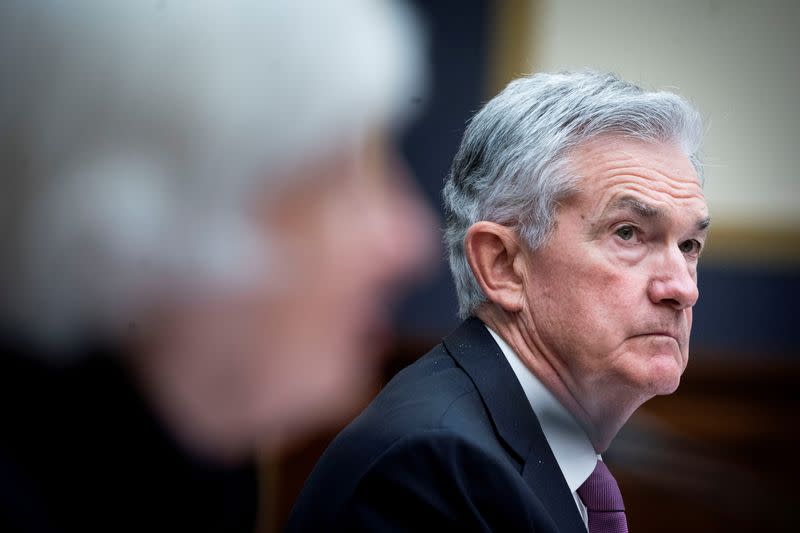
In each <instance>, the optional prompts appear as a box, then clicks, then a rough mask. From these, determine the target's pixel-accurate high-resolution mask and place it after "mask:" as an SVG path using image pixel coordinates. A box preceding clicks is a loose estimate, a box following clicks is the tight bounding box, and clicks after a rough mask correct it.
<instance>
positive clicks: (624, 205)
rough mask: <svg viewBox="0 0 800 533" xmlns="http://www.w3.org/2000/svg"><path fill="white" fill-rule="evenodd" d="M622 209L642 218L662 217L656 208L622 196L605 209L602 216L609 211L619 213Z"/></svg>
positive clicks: (661, 213)
mask: <svg viewBox="0 0 800 533" xmlns="http://www.w3.org/2000/svg"><path fill="white" fill-rule="evenodd" d="M623 209H630V210H631V211H633V212H634V213H636V214H637V215H639V216H640V217H643V218H661V217H663V216H664V212H663V211H661V210H660V209H658V208H657V207H654V206H652V205H650V204H646V203H644V202H642V201H641V200H638V199H636V198H634V197H633V196H623V197H622V198H619V199H617V200H616V201H615V202H613V203H612V204H611V205H609V206H608V207H607V208H606V209H605V213H603V214H604V215H605V214H606V213H608V212H609V211H620V210H623Z"/></svg>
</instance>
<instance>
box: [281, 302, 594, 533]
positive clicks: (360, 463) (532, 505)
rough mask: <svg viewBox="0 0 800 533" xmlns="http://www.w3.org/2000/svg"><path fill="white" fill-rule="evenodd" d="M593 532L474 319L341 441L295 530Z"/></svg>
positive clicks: (303, 500)
mask: <svg viewBox="0 0 800 533" xmlns="http://www.w3.org/2000/svg"><path fill="white" fill-rule="evenodd" d="M432 529H440V530H441V531H527V532H531V531H537V532H542V531H546V532H563V533H567V532H569V533H586V528H585V526H584V525H583V522H582V521H581V518H580V515H579V513H578V510H577V508H576V506H575V500H574V498H573V495H572V493H571V492H570V490H569V488H568V487H567V484H566V481H565V480H564V477H563V476H562V474H561V471H560V469H559V467H558V464H557V463H556V460H555V458H554V457H553V453H552V452H551V450H550V447H549V446H548V444H547V441H546V440H545V437H544V434H543V433H542V430H541V427H540V425H539V422H538V420H537V419H536V415H535V414H534V413H533V410H532V409H531V407H530V404H529V402H528V400H527V398H526V396H525V394H524V392H523V390H522V387H521V386H520V384H519V382H518V381H517V378H516V376H515V375H514V373H513V371H512V370H511V367H510V366H509V365H508V362H507V361H506V359H505V357H504V356H503V354H502V352H501V351H500V348H499V347H498V346H497V343H495V341H494V339H492V337H491V335H490V334H489V332H488V331H487V330H486V328H485V327H484V326H483V324H482V323H481V322H480V321H479V320H478V319H475V318H471V319H469V320H467V321H466V322H464V323H463V324H462V325H461V326H460V327H459V329H457V330H456V331H455V332H454V333H453V334H451V335H450V336H449V337H447V338H446V339H445V340H444V341H443V343H442V344H440V345H438V346H436V347H435V348H434V349H433V350H431V351H430V352H429V353H428V354H427V355H425V356H424V357H422V358H421V359H420V360H418V361H417V362H416V363H414V364H412V365H411V366H409V367H408V368H406V369H405V370H403V371H401V372H400V373H399V374H398V375H397V376H396V377H395V378H394V379H392V381H390V382H389V384H388V385H387V386H386V387H385V388H384V389H383V391H381V393H380V394H379V395H378V397H377V398H375V400H374V401H373V402H372V404H371V405H370V406H369V407H368V408H367V409H366V410H365V411H364V412H363V413H362V414H361V416H359V417H358V418H357V419H356V420H355V421H354V422H353V423H352V424H350V425H349V426H348V427H347V428H346V429H345V430H344V431H343V432H342V433H341V434H339V436H338V437H337V438H336V439H335V440H334V441H333V443H332V444H331V445H330V447H329V448H328V449H327V451H326V452H325V454H324V455H323V456H322V458H321V459H320V461H319V463H318V464H317V466H316V468H315V469H314V471H313V473H312V474H311V476H310V478H309V480H308V482H307V484H306V486H305V488H304V490H303V492H302V493H301V495H300V497H299V499H298V500H297V503H296V504H295V508H294V510H293V511H292V515H291V517H290V519H289V524H288V526H287V530H288V531H330V530H341V531H420V530H432Z"/></svg>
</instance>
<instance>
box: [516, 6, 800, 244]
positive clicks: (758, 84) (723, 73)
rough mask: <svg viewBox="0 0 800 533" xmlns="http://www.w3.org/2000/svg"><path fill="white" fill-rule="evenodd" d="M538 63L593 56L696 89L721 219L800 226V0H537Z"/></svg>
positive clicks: (631, 74)
mask: <svg viewBox="0 0 800 533" xmlns="http://www.w3.org/2000/svg"><path fill="white" fill-rule="evenodd" d="M526 16H528V17H529V18H528V20H529V31H528V32H527V33H526V37H525V39H526V45H525V46H526V50H527V57H526V60H527V62H528V64H529V65H532V66H533V69H534V70H558V69H563V68H578V67H584V66H591V67H594V68H599V69H602V70H610V71H613V72H616V73H618V74H620V75H621V76H623V77H624V78H627V79H631V80H634V81H637V82H640V83H642V84H644V85H645V86H646V87H650V88H669V89H671V90H675V91H677V92H678V93H680V94H682V95H684V96H686V97H688V98H690V99H691V100H692V101H694V102H695V103H696V105H697V106H698V108H699V109H700V110H701V111H702V112H703V114H704V115H705V116H706V118H707V122H708V135H707V141H706V147H705V154H706V157H705V160H706V163H707V168H706V176H707V185H706V191H707V195H708V197H709V203H710V206H711V209H712V215H713V216H714V219H715V220H714V226H715V227H723V228H726V229H728V230H737V229H740V230H744V229H746V228H749V229H748V230H747V231H752V229H753V228H756V229H757V230H759V231H760V230H761V229H763V230H767V232H769V230H776V231H778V230H779V231H783V232H786V231H789V232H790V233H793V232H796V231H797V229H798V228H800V208H798V201H800V146H799V145H798V144H799V143H798V140H800V59H798V58H800V27H799V26H800V2H798V1H795V0H765V1H755V0H753V1H746V0H730V1H723V0H712V1H708V0H705V1H699V0H663V1H659V2H656V1H634V0H603V1H591V0H535V1H534V2H533V3H532V8H531V9H529V10H528V12H527V13H526Z"/></svg>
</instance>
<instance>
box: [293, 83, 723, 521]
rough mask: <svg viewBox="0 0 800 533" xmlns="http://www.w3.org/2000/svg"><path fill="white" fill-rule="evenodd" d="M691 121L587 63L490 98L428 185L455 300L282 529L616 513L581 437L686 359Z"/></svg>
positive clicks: (696, 198) (699, 221)
mask: <svg viewBox="0 0 800 533" xmlns="http://www.w3.org/2000/svg"><path fill="white" fill-rule="evenodd" d="M701 133H702V124H701V120H700V118H699V115H698V113H697V112H696V111H695V110H694V109H692V107H691V106H690V105H689V104H688V103H687V102H686V101H685V100H683V99H682V98H680V97H678V96H676V95H674V94H671V93H666V92H646V91H644V90H642V89H641V88H639V87H637V86H635V85H633V84H630V83H628V82H625V81H623V80H620V79H619V78H617V77H615V76H612V75H607V74H602V73H598V72H593V71H582V72H573V73H561V74H537V75H534V76H530V77H526V78H522V79H519V80H516V81H514V82H512V83H511V84H509V86H508V87H507V88H506V89H505V90H504V91H503V92H501V93H500V94H499V95H498V96H497V97H495V98H494V99H493V100H492V101H490V102H489V103H488V104H487V105H486V106H485V107H484V108H483V109H482V110H481V111H480V112H479V113H478V114H477V115H476V116H475V117H474V118H473V119H472V121H471V122H470V125H469V127H468V128H467V131H466V133H465V135H464V139H463V141H462V144H461V148H460V150H459V152H458V154H457V155H456V157H455V160H454V163H453V167H452V170H451V173H450V176H449V177H448V180H447V182H446V184H445V188H444V200H445V208H446V212H447V230H446V232H447V234H446V241H447V245H448V248H449V252H450V267H451V270H452V273H453V277H454V279H455V283H456V288H457V292H458V296H459V304H460V314H461V316H462V317H464V318H465V319H466V320H465V322H464V323H463V324H462V325H461V326H460V327H459V328H458V329H457V330H456V331H455V332H454V333H453V334H451V335H450V336H448V337H447V338H446V339H445V340H444V341H443V342H442V344H440V345H439V346H437V347H435V348H434V349H433V350H432V351H431V352H430V353H428V354H427V355H425V356H424V357H422V358H421V359H420V360H418V361H417V362H416V363H414V364H413V365H411V366H410V367H409V368H407V369H405V370H404V371H402V372H400V373H399V374H398V375H397V376H396V377H395V378H394V379H393V380H392V381H391V382H390V383H389V384H388V385H387V386H386V388H385V389H384V390H383V391H382V392H381V393H380V394H379V395H378V397H377V398H376V399H375V400H374V402H373V403H372V404H371V405H370V406H369V407H368V408H367V409H366V411H365V412H364V413H363V414H362V415H361V416H360V417H359V418H357V419H356V420H355V421H354V422H353V423H352V424H351V425H350V426H349V427H347V428H346V429H345V430H344V431H343V432H342V433H341V434H340V435H339V436H338V437H337V439H336V440H335V441H334V442H333V443H332V444H331V446H330V447H329V449H328V450H327V451H326V452H325V454H324V455H323V457H322V458H321V460H320V462H319V464H318V465H317V467H316V469H315V470H314V472H313V473H312V475H311V477H310V478H309V480H308V483H307V485H306V487H305V489H304V491H303V493H302V494H301V496H300V498H299V500H298V502H297V504H296V506H295V509H294V511H293V514H292V517H291V518H290V523H289V530H290V531H316V530H343V531H358V530H371V531H383V530H404V531H410V530H427V529H438V528H442V529H443V530H444V528H447V529H448V530H453V531H462V530H472V531H548V532H550V531H553V532H583V531H586V530H587V529H588V531H589V532H590V533H619V532H626V531H627V523H626V519H625V512H624V504H623V500H622V495H621V494H620V491H619V488H618V486H617V484H616V481H615V480H614V478H613V476H612V474H611V472H609V470H608V468H607V467H606V466H605V465H604V463H603V461H602V457H601V456H600V454H601V453H602V452H603V451H605V450H606V449H607V447H608V445H609V444H610V442H611V440H612V439H613V438H614V436H615V435H616V433H617V431H618V430H619V429H620V427H621V426H622V425H623V424H624V423H625V421H626V420H627V419H628V418H629V416H630V415H631V414H632V413H633V412H634V411H635V410H636V408H638V407H639V406H640V405H641V404H642V403H644V402H645V401H647V400H648V399H649V398H651V397H653V396H654V395H657V394H669V393H671V392H673V391H674V390H675V389H676V388H677V386H678V384H679V381H680V376H681V375H682V373H683V371H684V369H685V368H686V363H687V360H688V342H689V332H690V329H691V320H692V312H691V310H692V306H693V305H694V304H695V302H696V301H697V298H698V291H697V283H696V279H697V277H696V276H697V262H698V258H699V254H700V251H701V249H702V246H703V243H704V241H705V238H706V234H707V228H708V225H709V220H710V219H709V217H708V211H707V207H706V203H705V199H704V196H703V191H702V181H701V178H700V177H699V171H700V166H699V162H698V159H697V151H698V149H699V146H700V140H701Z"/></svg>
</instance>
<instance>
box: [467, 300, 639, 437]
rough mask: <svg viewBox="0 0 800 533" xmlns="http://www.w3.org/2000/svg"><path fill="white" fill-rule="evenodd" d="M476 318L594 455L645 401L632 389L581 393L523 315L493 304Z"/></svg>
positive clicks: (564, 362) (560, 359)
mask: <svg viewBox="0 0 800 533" xmlns="http://www.w3.org/2000/svg"><path fill="white" fill-rule="evenodd" d="M476 316H477V317H478V318H479V319H481V320H482V321H483V323H484V324H486V325H487V326H488V327H490V328H491V329H492V330H493V331H494V332H495V333H497V334H498V335H499V336H500V337H502V338H503V340H504V341H506V343H508V345H509V346H510V347H511V348H512V349H513V350H514V352H515V353H516V355H517V357H519V359H520V360H521V361H522V362H523V364H524V365H525V366H526V367H527V368H528V369H529V370H530V371H531V372H532V373H533V374H534V375H535V376H536V377H537V379H539V381H541V383H542V384H543V385H544V386H545V387H547V389H548V390H549V391H550V392H551V393H552V394H553V396H555V397H556V399H557V400H558V401H559V402H560V403H561V404H562V405H563V406H564V407H565V408H566V409H567V410H568V411H569V412H570V413H571V414H572V416H574V417H575V419H576V420H577V421H578V423H579V424H580V425H581V426H582V427H583V429H584V431H585V432H586V434H587V435H588V437H589V439H590V440H591V441H592V445H593V446H594V448H595V451H597V453H602V452H604V451H605V450H606V449H608V446H609V445H610V444H611V441H612V440H613V439H614V437H615V436H616V434H617V432H618V431H619V430H620V428H622V426H623V425H624V424H625V422H627V420H628V418H629V417H630V416H631V414H633V412H634V411H635V410H636V409H637V408H638V407H639V406H640V405H641V404H642V403H644V402H645V401H646V400H647V398H641V397H640V394H636V393H635V392H634V391H633V390H627V389H626V390H621V391H615V390H614V389H615V387H611V386H608V387H604V388H603V390H590V391H586V390H584V389H583V388H582V387H581V386H580V384H579V383H578V382H577V381H576V380H575V379H574V378H573V376H572V372H571V371H570V368H569V366H568V362H569V361H567V360H565V359H564V357H559V356H558V354H555V353H554V352H553V351H552V350H549V349H548V348H547V346H546V345H545V343H544V342H542V340H541V338H540V337H539V336H538V335H537V333H536V330H535V328H533V327H529V325H528V324H527V323H526V321H525V319H524V317H523V315H522V313H508V312H506V311H504V310H502V309H500V308H498V307H497V306H495V305H492V304H487V305H484V307H482V308H481V309H480V310H479V311H478V312H477V313H476Z"/></svg>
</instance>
